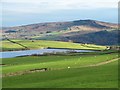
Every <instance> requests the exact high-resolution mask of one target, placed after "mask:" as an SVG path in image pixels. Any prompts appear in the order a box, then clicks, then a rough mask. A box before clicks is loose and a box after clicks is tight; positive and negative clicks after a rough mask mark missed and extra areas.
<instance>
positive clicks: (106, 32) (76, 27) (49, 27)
mask: <svg viewBox="0 0 120 90" xmlns="http://www.w3.org/2000/svg"><path fill="white" fill-rule="evenodd" d="M2 32H3V39H5V37H8V38H12V39H14V38H15V39H16V38H21V39H36V40H57V41H72V42H77V43H92V44H100V45H115V44H118V42H117V39H118V33H116V32H119V30H118V29H117V24H113V23H107V22H101V21H96V20H76V21H69V22H49V23H37V24H30V25H24V26H16V27H4V28H3V29H2Z"/></svg>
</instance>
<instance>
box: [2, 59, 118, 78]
mask: <svg viewBox="0 0 120 90" xmlns="http://www.w3.org/2000/svg"><path fill="white" fill-rule="evenodd" d="M119 59H120V58H115V59H112V60H108V61H104V62H100V63H97V64H91V65H87V66H83V67H94V66H101V65H104V64H108V63H111V62H114V61H117V60H119ZM61 69H63V68H61ZM55 70H57V69H55ZM58 70H60V69H58ZM44 71H47V68H46V69H45V68H42V69H33V70H27V71H20V72H14V73H7V74H3V75H2V77H10V76H17V75H24V74H30V73H34V72H44Z"/></svg>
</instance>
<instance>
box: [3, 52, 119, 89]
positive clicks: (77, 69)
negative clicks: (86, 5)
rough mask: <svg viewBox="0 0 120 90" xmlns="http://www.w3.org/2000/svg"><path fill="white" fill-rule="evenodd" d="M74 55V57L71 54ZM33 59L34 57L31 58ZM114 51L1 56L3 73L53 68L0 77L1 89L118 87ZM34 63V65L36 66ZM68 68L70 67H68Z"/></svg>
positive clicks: (116, 55)
mask: <svg viewBox="0 0 120 90" xmlns="http://www.w3.org/2000/svg"><path fill="white" fill-rule="evenodd" d="M71 55H74V56H71ZM33 58H34V59H33ZM115 58H118V54H117V53H110V54H106V53H103V52H102V53H101V52H99V53H86V54H78V53H75V54H70V55H65V56H61V55H60V56H59V55H57V56H56V55H55V56H54V55H53V56H47V57H46V56H40V57H39V56H35V57H19V58H11V59H3V63H4V64H6V66H3V74H5V73H11V72H19V71H20V70H22V71H24V70H26V69H28V70H30V69H35V68H36V69H38V68H45V67H46V68H53V69H49V70H47V71H43V72H41V71H40V72H33V73H28V74H24V75H15V76H14V75H13V76H5V77H3V87H4V88H63V87H64V88H118V62H117V61H115V60H114V61H112V62H109V63H104V64H101V65H98V66H90V67H86V66H88V65H95V64H99V63H101V62H108V61H109V60H112V59H115ZM36 66H37V67H36ZM68 67H70V68H68Z"/></svg>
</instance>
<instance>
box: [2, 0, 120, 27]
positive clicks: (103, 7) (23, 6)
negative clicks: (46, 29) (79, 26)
mask: <svg viewBox="0 0 120 90" xmlns="http://www.w3.org/2000/svg"><path fill="white" fill-rule="evenodd" d="M118 1H119V0H1V4H2V12H3V13H2V19H3V26H16V25H25V24H32V23H40V22H55V21H72V20H79V19H94V20H100V21H107V22H113V23H117V7H118ZM0 15H1V14H0Z"/></svg>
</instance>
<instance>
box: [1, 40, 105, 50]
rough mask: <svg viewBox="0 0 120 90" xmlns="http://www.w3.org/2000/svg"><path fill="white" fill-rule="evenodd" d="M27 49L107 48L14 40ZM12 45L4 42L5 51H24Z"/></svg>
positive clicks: (19, 46)
mask: <svg viewBox="0 0 120 90" xmlns="http://www.w3.org/2000/svg"><path fill="white" fill-rule="evenodd" d="M12 41H14V42H17V43H19V44H21V45H24V46H25V47H27V49H41V48H68V49H90V50H105V49H106V46H100V45H93V44H78V43H72V42H61V41H46V40H12ZM17 43H12V42H10V41H6V40H5V41H2V50H3V51H9V50H11V51H14V50H24V49H26V48H24V47H23V46H21V45H19V44H17Z"/></svg>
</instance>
